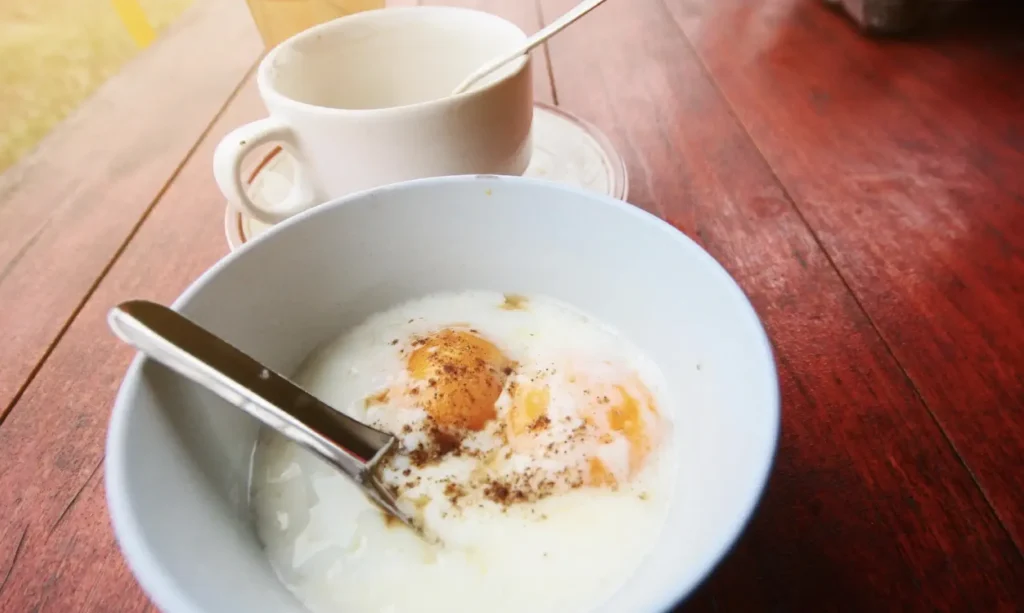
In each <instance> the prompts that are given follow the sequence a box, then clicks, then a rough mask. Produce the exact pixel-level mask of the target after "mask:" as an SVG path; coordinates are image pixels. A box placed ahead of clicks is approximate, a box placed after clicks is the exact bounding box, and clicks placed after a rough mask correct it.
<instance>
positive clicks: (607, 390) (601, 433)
mask: <svg viewBox="0 0 1024 613" xmlns="http://www.w3.org/2000/svg"><path fill="white" fill-rule="evenodd" d="M600 374H601V376H596V375H594V374H586V373H583V372H572V373H571V374H567V375H565V374H563V375H555V376H548V377H539V378H538V379H535V380H532V381H531V382H529V383H524V384H523V385H519V386H516V387H515V390H514V392H513V394H512V399H511V403H510V405H509V410H508V413H507V416H506V422H507V425H508V430H509V435H510V438H511V439H512V443H513V445H514V447H515V448H517V449H518V450H519V451H521V452H525V453H530V454H537V453H541V454H551V453H554V454H555V456H554V457H556V458H557V457H565V458H575V460H574V461H577V462H579V464H580V470H581V471H582V473H583V474H582V478H583V481H584V482H585V483H586V484H587V485H590V486H593V487H616V486H618V485H620V484H622V483H623V482H625V481H628V480H629V479H630V478H632V477H633V476H634V475H635V474H637V473H638V472H639V471H640V470H641V469H642V468H643V466H644V462H645V461H646V459H647V457H648V456H649V454H650V453H651V450H652V449H653V447H654V444H655V442H656V438H655V435H656V432H655V428H656V424H657V423H658V419H659V416H658V411H657V407H656V405H655V401H654V397H653V396H652V394H651V393H650V391H649V390H648V389H647V387H646V386H645V385H644V383H643V382H642V381H641V380H640V378H639V377H638V376H637V375H636V374H634V373H617V374H616V376H615V377H613V378H610V377H609V376H608V374H607V372H603V373H600ZM553 389H558V390H559V391H560V396H561V398H562V402H563V404H564V405H565V406H562V407H559V408H558V409H555V408H553V407H552V406H551V398H552V390H553ZM559 419H562V420H565V422H566V423H582V426H577V427H576V428H573V429H572V430H571V431H570V430H566V429H565V428H562V429H561V430H559V426H560V424H559V423H554V425H552V423H553V422H557V421H558V420H559ZM549 426H550V427H551V428H552V432H545V431H546V430H547V429H548V427H549ZM554 432H560V434H554ZM542 433H544V434H542ZM623 442H624V443H625V449H626V451H627V453H626V454H625V456H624V457H623V454H622V453H621V451H620V452H618V453H616V452H614V451H611V450H612V449H618V450H621V449H622V447H621V445H622V443H623ZM603 449H608V450H609V453H602V450H603ZM616 460H617V461H616Z"/></svg>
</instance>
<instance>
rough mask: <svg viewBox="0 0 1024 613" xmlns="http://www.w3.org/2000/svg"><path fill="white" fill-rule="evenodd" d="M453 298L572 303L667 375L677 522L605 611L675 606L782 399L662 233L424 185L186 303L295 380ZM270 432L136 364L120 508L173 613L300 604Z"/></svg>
mask: <svg viewBox="0 0 1024 613" xmlns="http://www.w3.org/2000/svg"><path fill="white" fill-rule="evenodd" d="M458 289H484V290H494V291H503V292H517V293H525V294H531V293H540V294H546V295H549V296H552V297H554V298H557V299H561V300H564V301H567V302H569V303H571V304H574V305H576V306H577V307H579V308H582V309H584V310H586V311H588V312H590V313H591V314H593V315H595V316H597V317H599V318H601V319H603V320H604V321H606V322H608V323H609V324H611V325H613V326H616V327H617V328H619V329H620V330H621V331H622V332H624V333H625V334H627V335H628V336H629V337H630V338H631V339H632V340H633V341H634V342H635V343H637V344H638V345H639V346H640V347H641V348H642V349H643V350H645V351H646V352H647V353H648V355H650V356H651V357H652V358H653V359H654V360H656V361H657V363H658V364H659V365H660V367H661V368H662V370H663V371H664V373H665V375H666V378H667V379H668V381H669V382H670V385H671V389H670V392H671V394H672V396H673V397H674V399H675V400H676V406H674V407H673V408H672V410H671V416H672V419H673V420H674V422H675V427H674V428H673V436H674V437H675V448H676V449H677V450H678V463H679V473H678V482H677V486H676V490H675V494H674V498H673V501H672V504H671V509H670V512H669V518H668V521H667V523H666V526H665V528H664V532H663V534H662V536H661V538H660V540H659V542H658V544H657V545H656V548H655V550H654V551H653V552H652V553H651V554H650V556H649V557H648V559H647V560H646V561H645V562H644V563H643V566H642V568H641V569H639V571H638V572H637V573H636V575H635V576H634V577H633V578H632V579H631V580H630V582H629V583H628V584H627V585H626V587H625V588H624V589H623V590H621V591H620V592H619V593H618V595H617V596H616V597H615V598H614V599H613V600H612V601H611V602H609V603H608V605H607V607H605V608H604V609H602V611H608V612H613V611H631V612H636V613H644V612H652V611H662V610H665V609H666V608H668V607H669V606H671V605H672V604H673V603H674V602H675V601H677V600H678V599H679V598H680V597H681V596H682V595H684V594H685V593H687V592H688V591H689V590H691V589H692V588H693V587H694V586H695V585H696V584H697V583H698V582H699V581H700V579H701V578H702V577H703V576H704V575H705V574H706V573H707V572H708V571H709V570H710V569H711V567H712V566H713V565H714V564H715V563H716V562H717V561H718V560H719V559H720V557H721V556H722V555H723V553H724V552H725V550H726V549H727V548H728V546H729V545H730V544H731V543H732V542H733V541H734V539H735V538H736V537H737V535H738V533H739V531H740V530H741V528H742V526H743V525H744V523H745V522H746V520H747V518H748V517H749V514H750V513H751V512H752V510H753V508H754V505H755V503H756V500H757V498H758V497H759V495H760V492H761V489H762V487H763V485H764V482H765V479H766V477H767V471H768V469H769V466H770V464H771V459H772V455H773V453H774V449H775V443H776V436H777V433H778V422H779V406H778V387H777V379H776V376H775V370H774V363H773V359H772V356H771V351H770V348H769V344H768V341H767V339H766V337H765V335H764V331H763V329H762V328H761V326H760V323H759V322H758V320H757V318H756V316H755V315H754V312H753V310H752V308H751V307H750V305H749V303H748V302H747V301H746V299H745V297H744V296H743V294H742V293H741V291H740V290H739V288H738V287H737V286H736V285H735V284H734V283H733V281H732V280H731V279H730V278H729V277H728V275H727V274H726V273H725V271H724V270H723V269H721V268H720V267H719V266H718V265H717V264H716V263H715V262H714V261H713V260H712V259H711V258H710V256H708V255H707V254H706V253H705V252H704V251H703V250H701V249H700V248H699V247H698V246H697V245H696V244H694V243H693V242H692V241H690V240H689V239H687V238H685V237H684V236H683V235H682V234H680V233H678V232H677V231H675V230H674V229H673V228H671V227H670V226H668V225H667V224H665V223H664V222H662V221H660V220H658V219H656V218H654V217H652V216H650V215H648V214H646V213H643V212H642V211H640V210H638V209H635V208H633V207H631V206H629V205H626V204H623V203H619V202H617V201H614V200H610V199H607V198H604V197H601V196H596V195H591V194H587V193H584V192H582V191H579V190H574V189H572V188H567V187H561V186H557V185H554V184H550V183H544V182H538V181H532V180H526V179H520V178H516V179H512V178H500V179H499V178H485V177H477V178H472V177H454V178H453V177H448V178H440V179H426V180H422V181H415V182H410V183H405V184H401V185H398V186H393V187H388V188H383V189H381V190H375V191H373V192H369V193H366V194H363V195H357V196H355V197H352V198H350V199H347V200H345V201H343V203H341V204H337V203H334V204H327V205H324V206H321V207H318V208H316V209H314V210H312V211H309V212H307V213H304V214H303V215H301V216H299V217H297V218H295V219H292V220H290V221H288V222H286V223H285V224H283V225H281V226H278V227H276V228H274V229H272V230H271V231H269V233H268V234H266V235H264V236H262V237H260V239H258V240H256V241H254V242H252V243H250V244H248V245H246V246H245V247H243V248H242V249H241V250H240V251H238V252H236V253H234V254H232V255H230V256H228V257H227V258H226V259H225V260H224V261H222V262H221V263H220V264H219V265H217V266H216V267H215V268H214V269H213V270H212V271H210V272H209V273H207V274H206V275H205V276H204V277H203V278H201V279H200V280H199V281H197V282H196V283H195V284H194V285H193V286H192V288H191V289H190V290H189V291H188V292H187V293H186V294H185V296H183V297H182V298H181V299H180V300H179V301H178V303H177V304H176V306H177V308H179V309H180V310H181V311H182V312H184V313H185V314H186V315H187V316H189V317H191V318H193V319H194V320H195V321H197V322H198V323H200V324H201V325H203V326H206V327H207V328H209V329H211V330H212V331H214V332H215V333H217V334H219V335H222V336H223V337H225V338H226V339H227V340H229V341H230V342H232V343H234V344H235V345H237V346H238V347H240V348H241V349H242V350H244V351H246V352H248V353H250V354H251V355H253V356H255V357H256V358H257V359H260V360H262V361H264V362H265V363H267V364H268V365H269V366H271V367H273V368H275V369H279V370H280V371H282V372H284V373H291V372H294V370H295V369H296V368H297V367H298V365H299V363H300V362H301V360H302V359H303V358H304V357H305V356H306V355H308V354H309V352H310V351H312V350H313V349H314V348H315V347H316V346H317V345H318V344H320V343H321V342H323V341H325V340H327V339H329V338H332V337H333V336H335V335H337V334H339V333H340V332H342V331H344V330H345V329H346V328H349V327H351V326H354V325H356V324H357V323H359V322H360V321H361V320H363V319H364V318H365V317H367V316H368V315H370V314H372V313H374V312H377V311H379V310H382V309H385V308H387V307H389V306H392V305H394V304H396V303H398V302H400V301H404V300H407V299H411V298H414V297H419V296H422V295H424V294H426V293H429V292H435V291H442V290H458ZM257 429H258V427H257V425H256V424H255V423H254V421H253V420H251V419H250V418H249V417H248V416H246V415H245V414H243V413H242V412H241V411H238V410H237V409H234V408H232V407H230V406H227V405H226V404H224V403H223V402H221V401H220V400H219V399H217V398H216V397H214V396H212V395H211V394H209V393H207V392H205V391H203V390H201V389H197V388H196V386H194V385H191V384H189V383H186V382H183V381H182V380H180V379H179V378H177V377H176V376H174V375H172V374H170V373H169V372H168V371H166V370H165V369H164V368H162V367H160V366H158V365H155V364H153V363H151V362H149V361H144V360H141V359H140V360H137V361H136V363H135V364H134V365H133V367H132V369H131V370H130V372H129V373H128V376H127V378H126V382H125V384H124V386H123V387H122V390H121V393H120V395H119V397H118V401H117V405H116V407H115V410H114V415H113V419H112V422H111V429H110V434H109V441H108V449H107V464H106V466H107V488H108V490H107V491H108V502H109V504H110V509H111V515H112V518H113V523H114V527H115V531H116V534H117V536H118V539H119V542H120V543H121V546H122V550H123V551H124V552H125V555H126V557H127V559H128V562H129V564H130V566H131V568H132V569H133V571H134V572H135V574H136V576H137V577H138V578H139V580H140V582H141V584H142V586H143V587H144V588H145V589H146V591H147V592H148V593H149V594H150V595H151V597H152V598H153V599H154V600H155V602H156V604H157V605H158V606H159V607H160V608H161V610H163V611H165V612H167V613H219V612H223V611H246V612H247V613H270V612H274V613H284V612H289V611H296V612H298V611H302V610H303V609H302V608H301V607H300V605H299V604H297V602H296V601H295V600H294V599H293V598H292V596H291V595H290V594H289V593H288V592H287V591H286V590H285V589H284V588H283V587H282V586H281V584H280V583H279V582H278V581H277V579H276V578H275V576H274V574H273V572H272V570H271V568H270V566H269V564H268V562H267V561H266V559H265V557H264V555H263V552H262V551H261V548H260V544H259V542H258V540H257V537H256V535H255V532H254V528H253V526H252V523H251V521H250V518H249V512H248V509H247V480H248V468H249V461H250V455H251V452H252V449H253V442H254V438H255V435H256V433H257ZM342 613H344V612H342Z"/></svg>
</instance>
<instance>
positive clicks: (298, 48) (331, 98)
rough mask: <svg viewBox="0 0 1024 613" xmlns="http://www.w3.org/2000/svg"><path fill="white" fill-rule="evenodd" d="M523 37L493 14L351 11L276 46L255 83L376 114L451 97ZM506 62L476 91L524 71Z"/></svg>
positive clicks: (312, 100) (442, 9)
mask: <svg viewBox="0 0 1024 613" xmlns="http://www.w3.org/2000/svg"><path fill="white" fill-rule="evenodd" d="M525 39H526V34H525V33H523V31H522V30H521V29H519V28H518V27H517V26H515V25H514V24H512V23H511V22H508V21H505V20H504V19H501V18H499V17H496V16H494V15H490V14H488V13H484V12H480V11H474V10H469V9H462V8H454V7H409V8H394V9H385V10H376V11H367V12H364V13H357V14H355V15H350V16H348V17H342V18H340V19H336V20H334V21H331V22H327V23H325V24H321V25H319V26H316V27H314V28H312V29H310V30H307V31H305V32H303V33H301V34H298V35H296V36H295V37H293V38H290V39H288V40H286V41H284V42H282V43H281V44H280V45H279V46H278V47H276V48H274V49H273V50H272V51H271V52H270V53H269V54H268V56H267V58H266V59H265V60H264V62H263V64H262V66H261V75H260V76H261V82H262V83H263V84H265V85H266V86H267V87H269V88H270V89H272V90H273V91H275V92H276V93H278V94H280V95H282V96H284V97H286V98H289V99H291V100H294V101H297V102H303V103H306V104H311V105H315V106H321V107H329V108H335V109H348V110H357V109H382V108H390V107H397V106H407V105H412V104H417V103H422V102H428V101H432V100H439V99H442V98H445V97H448V96H450V94H451V92H452V90H453V89H455V87H456V86H457V85H459V83H461V82H462V81H463V79H465V78H466V77H468V76H469V75H470V73H472V72H473V71H474V70H476V69H477V68H479V67H480V66H481V65H483V64H484V63H486V62H487V61H489V60H491V59H493V58H495V57H497V56H498V55H500V54H502V53H506V52H508V51H510V50H512V49H513V48H515V47H516V46H517V45H519V44H520V43H522V42H523V41H524V40H525ZM525 62H526V59H525V58H523V59H520V60H517V61H514V62H510V63H509V64H508V65H506V66H505V67H503V68H502V69H501V70H499V71H496V72H495V73H494V74H492V75H490V76H489V77H488V78H487V79H486V80H484V81H481V82H480V84H479V85H477V86H476V87H482V86H484V85H486V84H487V83H493V82H496V81H499V80H501V79H503V78H505V77H507V76H508V75H510V74H513V73H515V72H516V71H518V70H521V69H522V68H523V65H524V64H525Z"/></svg>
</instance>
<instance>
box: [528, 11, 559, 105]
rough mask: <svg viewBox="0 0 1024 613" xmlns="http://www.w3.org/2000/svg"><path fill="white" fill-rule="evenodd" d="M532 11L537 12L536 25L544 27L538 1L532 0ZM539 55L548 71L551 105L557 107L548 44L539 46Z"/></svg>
mask: <svg viewBox="0 0 1024 613" xmlns="http://www.w3.org/2000/svg"><path fill="white" fill-rule="evenodd" d="M533 6H534V9H535V10H536V11H537V23H539V24H540V27H542V28H543V27H544V26H545V25H546V24H547V22H546V21H545V20H544V9H543V7H541V5H540V0H533ZM541 55H542V56H543V57H544V66H545V67H547V70H548V84H549V85H550V86H551V103H552V104H554V105H555V106H558V90H557V89H556V88H555V71H554V69H553V68H552V66H551V49H549V48H548V44H547V43H544V44H543V45H541Z"/></svg>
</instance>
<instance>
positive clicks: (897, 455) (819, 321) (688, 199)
mask: <svg viewBox="0 0 1024 613" xmlns="http://www.w3.org/2000/svg"><path fill="white" fill-rule="evenodd" d="M572 3H573V0H543V2H542V7H543V9H544V11H543V12H544V16H545V17H546V18H547V17H549V16H551V15H555V14H557V13H560V12H561V11H563V10H565V9H566V8H568V6H570V5H571V4H572ZM713 5H714V3H712V2H708V3H707V6H709V7H711V6H713ZM737 5H744V6H747V7H756V6H760V5H758V4H756V3H741V2H737ZM709 10H710V9H709ZM747 10H753V9H751V8H748V9H747ZM750 19H751V20H754V19H755V18H754V17H751V18H750ZM585 23H586V26H585V27H584V26H582V25H581V26H580V27H579V28H578V29H572V30H569V31H567V32H565V33H564V34H562V35H560V36H559V37H558V38H557V39H556V40H554V41H552V42H551V60H552V69H553V75H554V78H555V83H556V85H557V88H558V93H559V101H560V103H561V104H562V106H563V107H565V108H567V109H568V110H571V111H576V112H578V113H579V114H581V115H582V116H584V117H585V118H587V119H590V120H592V121H595V122H596V123H597V124H598V125H600V126H602V127H603V128H605V129H607V130H608V132H609V133H610V134H611V136H612V138H613V140H614V141H615V143H616V144H617V145H618V146H619V147H620V148H621V150H622V152H623V153H624V155H625V156H626V158H627V162H628V165H629V169H630V172H631V183H632V185H633V186H634V189H633V194H632V197H631V200H633V201H635V202H636V203H637V204H639V205H640V206H643V207H645V208H648V209H650V210H652V211H655V212H657V213H659V214H661V215H663V216H665V217H666V218H667V219H669V220H670V221H672V222H673V223H674V224H676V225H677V226H678V227H680V228H681V229H683V230H684V231H686V232H687V233H689V234H691V235H692V236H694V237H695V238H697V239H698V240H700V241H701V242H702V243H703V244H704V245H705V246H706V247H707V248H708V250H709V251H710V252H711V253H712V254H713V255H715V256H716V257H717V258H718V259H719V260H720V261H721V262H722V263H723V264H724V265H725V266H726V268H728V269H729V270H730V272H732V273H733V274H734V275H735V276H736V277H737V279H738V280H739V281H740V283H741V285H742V286H743V287H744V288H745V290H746V291H747V292H748V293H749V295H750V296H751V299H752V300H753V302H754V304H755V307H756V308H757V309H758V311H759V313H760V314H761V315H762V317H763V318H764V320H765V323H766V325H767V327H768V330H769V333H770V334H771V336H772V338H773V340H774V343H775V347H776V350H777V357H778V361H779V366H780V374H781V378H782V386H783V397H784V404H783V430H782V440H781V444H780V449H779V455H778V459H777V465H776V469H775V471H774V475H773V477H772V481H771V484H770V486H769V488H768V491H767V494H766V497H765V499H764V501H763V503H762V505H761V508H760V510H759V512H758V515H757V516H756V518H755V519H754V521H753V523H752V525H751V526H750V529H749V531H748V533H747V535H746V536H745V537H744V539H743V540H742V541H741V543H740V544H739V546H738V547H737V549H736V550H735V551H734V553H733V554H732V556H731V557H730V559H729V560H728V561H727V562H726V564H725V565H724V566H723V568H721V569H720V570H719V572H717V573H716V574H715V575H714V577H713V578H712V579H711V581H709V583H708V584H707V585H706V586H704V587H703V588H702V590H701V591H700V592H699V593H698V594H697V595H696V596H695V598H694V599H693V601H692V602H691V603H689V604H690V606H691V607H692V608H694V609H697V610H702V609H713V610H719V609H720V610H727V611H749V610H763V609H766V608H767V609H770V610H779V611H830V610H854V611H862V610H863V611H871V610H904V609H913V610H971V609H975V608H976V609H978V610H999V609H1000V608H1001V609H1003V610H1009V609H1012V608H1013V607H1014V606H1015V605H1016V604H1017V603H1019V602H1020V598H1021V591H1020V590H1021V588H1020V586H1021V585H1024V564H1022V562H1021V557H1020V553H1019V552H1018V550H1017V549H1016V547H1015V546H1014V544H1013V542H1012V541H1011V540H1010V538H1009V537H1008V535H1007V534H1006V532H1005V530H1004V528H1003V526H1002V525H1000V523H999V521H998V520H997V518H996V517H995V515H994V513H993V512H992V509H991V508H990V507H989V505H988V504H987V502H986V500H985V499H984V497H983V496H982V494H981V492H980V491H979V490H978V488H977V487H976V484H975V483H974V481H973V480H972V477H971V474H970V473H969V471H968V470H966V469H965V467H964V466H963V464H962V463H961V460H960V458H959V457H958V456H957V455H956V453H955V452H954V451H953V449H952V448H951V447H950V445H949V443H948V441H947V440H946V438H945V437H944V435H943V432H942V431H941V429H940V428H939V427H938V426H937V425H936V423H935V421H934V419H933V417H932V415H931V414H930V413H929V411H928V409H927V407H925V406H924V404H923V403H922V402H921V399H920V398H919V396H918V394H917V391H916V390H915V389H914V387H913V385H912V384H911V383H910V381H908V379H907V377H906V376H905V374H904V372H903V370H902V368H901V366H900V364H899V363H898V362H897V361H896V360H895V359H894V357H893V355H892V354H891V352H890V350H889V347H888V346H887V345H886V344H885V343H884V342H883V340H882V339H881V338H880V337H879V335H878V333H877V331H876V330H875V329H874V327H873V325H872V322H871V320H870V319H869V317H868V316H866V315H865V313H864V312H863V311H862V309H861V308H860V306H859V305H858V303H857V302H856V300H855V299H854V298H853V297H852V296H851V295H850V293H849V291H848V289H847V287H846V286H845V284H844V281H843V279H842V278H841V277H840V276H839V275H838V274H837V272H836V270H835V269H834V268H833V266H832V265H831V262H830V261H829V259H828V258H826V257H825V255H824V254H823V253H822V252H821V251H820V249H819V247H818V244H817V240H816V237H815V236H814V235H813V234H812V233H811V231H810V230H809V228H808V227H807V225H806V223H805V222H804V220H803V218H802V217H801V214H800V212H799V211H798V210H797V209H796V208H795V207H794V205H793V202H792V201H791V200H790V198H789V197H788V195H787V188H788V185H786V186H783V185H782V184H780V182H779V181H778V179H777V178H776V176H775V174H774V171H773V168H771V167H770V166H769V165H768V164H766V163H765V161H764V160H763V159H762V157H761V156H760V155H759V153H758V150H757V147H756V146H755V143H754V142H752V141H751V139H750V138H749V137H748V135H747V134H746V132H745V130H744V128H743V126H742V125H741V123H740V122H739V121H737V119H736V117H735V116H734V115H733V113H732V112H731V109H730V105H729V102H730V101H731V100H727V99H726V98H725V97H723V96H722V95H721V94H720V92H719V91H718V90H717V88H716V87H715V85H714V82H713V77H714V78H718V75H717V73H715V72H712V75H709V74H708V72H707V71H706V70H705V67H704V65H703V63H702V61H701V59H700V58H699V57H698V56H697V55H696V54H695V53H694V51H693V49H692V48H691V47H690V45H689V44H688V43H687V41H686V40H685V39H684V37H683V36H682V34H681V32H680V29H679V28H678V26H677V25H676V24H675V23H674V21H673V18H672V13H671V12H670V11H669V9H667V8H666V6H665V5H663V4H662V3H660V2H658V1H656V0H637V1H635V2H630V3H616V2H609V3H607V4H605V5H603V6H602V7H601V8H599V9H598V10H597V11H595V13H594V14H593V15H592V16H590V17H588V18H587V21H586V22H585ZM742 24H743V18H742V17H740V16H737V17H736V18H735V19H734V20H724V21H723V22H722V23H721V24H720V25H719V26H718V30H717V31H716V35H717V36H718V37H719V39H720V40H721V41H722V45H723V52H724V48H725V47H731V48H732V49H734V50H735V53H737V54H739V55H740V56H742V57H744V58H746V61H747V62H756V60H757V57H758V56H757V52H756V51H747V50H746V47H745V41H744V35H743V28H742ZM759 27H766V26H761V25H759ZM780 29H781V26H780ZM776 36H785V34H783V33H782V32H781V31H780V32H776ZM595 40H600V41H601V44H600V45H595V44H594V42H593V41H595ZM822 44H825V42H822ZM812 54H813V52H812V50H811V49H810V48H806V49H803V54H802V57H801V56H799V55H795V56H793V57H792V58H790V61H791V62H792V64H793V66H794V70H799V66H801V65H802V62H807V63H811V62H812V61H813V60H812V59H810V58H809V57H808V56H810V55H812ZM720 68H721V70H732V71H735V72H745V71H746V70H748V69H751V67H750V66H749V65H747V64H739V65H730V66H725V65H723V66H722V67H720ZM753 70H756V67H754V68H753ZM735 78H736V79H739V78H740V77H735ZM776 78H780V77H778V76H777V77H776ZM836 79H838V80H841V79H842V73H837V77H836ZM804 93H805V95H806V94H808V92H804ZM748 95H749V96H750V97H751V100H755V101H756V99H757V98H756V94H755V92H749V93H748ZM776 104H779V102H776ZM802 112H803V113H807V112H808V111H807V110H802ZM887 128H888V129H889V130H890V132H893V133H899V126H898V125H894V124H889V125H888V126H887ZM791 129H792V128H791ZM816 129H817V130H819V131H822V132H826V131H827V130H828V129H827V128H826V127H824V126H821V125H819V126H817V127H816ZM832 129H835V128H832ZM824 153H825V152H824V151H818V150H815V149H813V148H808V149H806V150H804V151H794V150H792V148H791V149H790V150H788V154H789V155H791V156H794V157H796V158H797V159H799V160H801V161H810V160H817V159H818V158H819V157H821V155H822V154H824ZM831 172H832V174H830V175H829V176H827V177H824V178H823V179H822V181H823V182H829V181H833V182H834V181H836V180H837V176H836V175H838V174H841V171H840V169H839V168H835V167H833V168H831ZM807 177H815V178H817V175H816V173H815V170H814V169H812V168H809V167H804V168H802V174H801V175H800V177H795V178H798V179H801V180H805V179H806V178H807ZM833 202H834V201H833ZM877 231H878V232H879V233H884V232H885V231H886V229H885V228H879V229H878V230H877ZM877 287H878V289H879V291H882V290H885V289H886V286H885V284H884V283H880V284H878V285H877Z"/></svg>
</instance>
